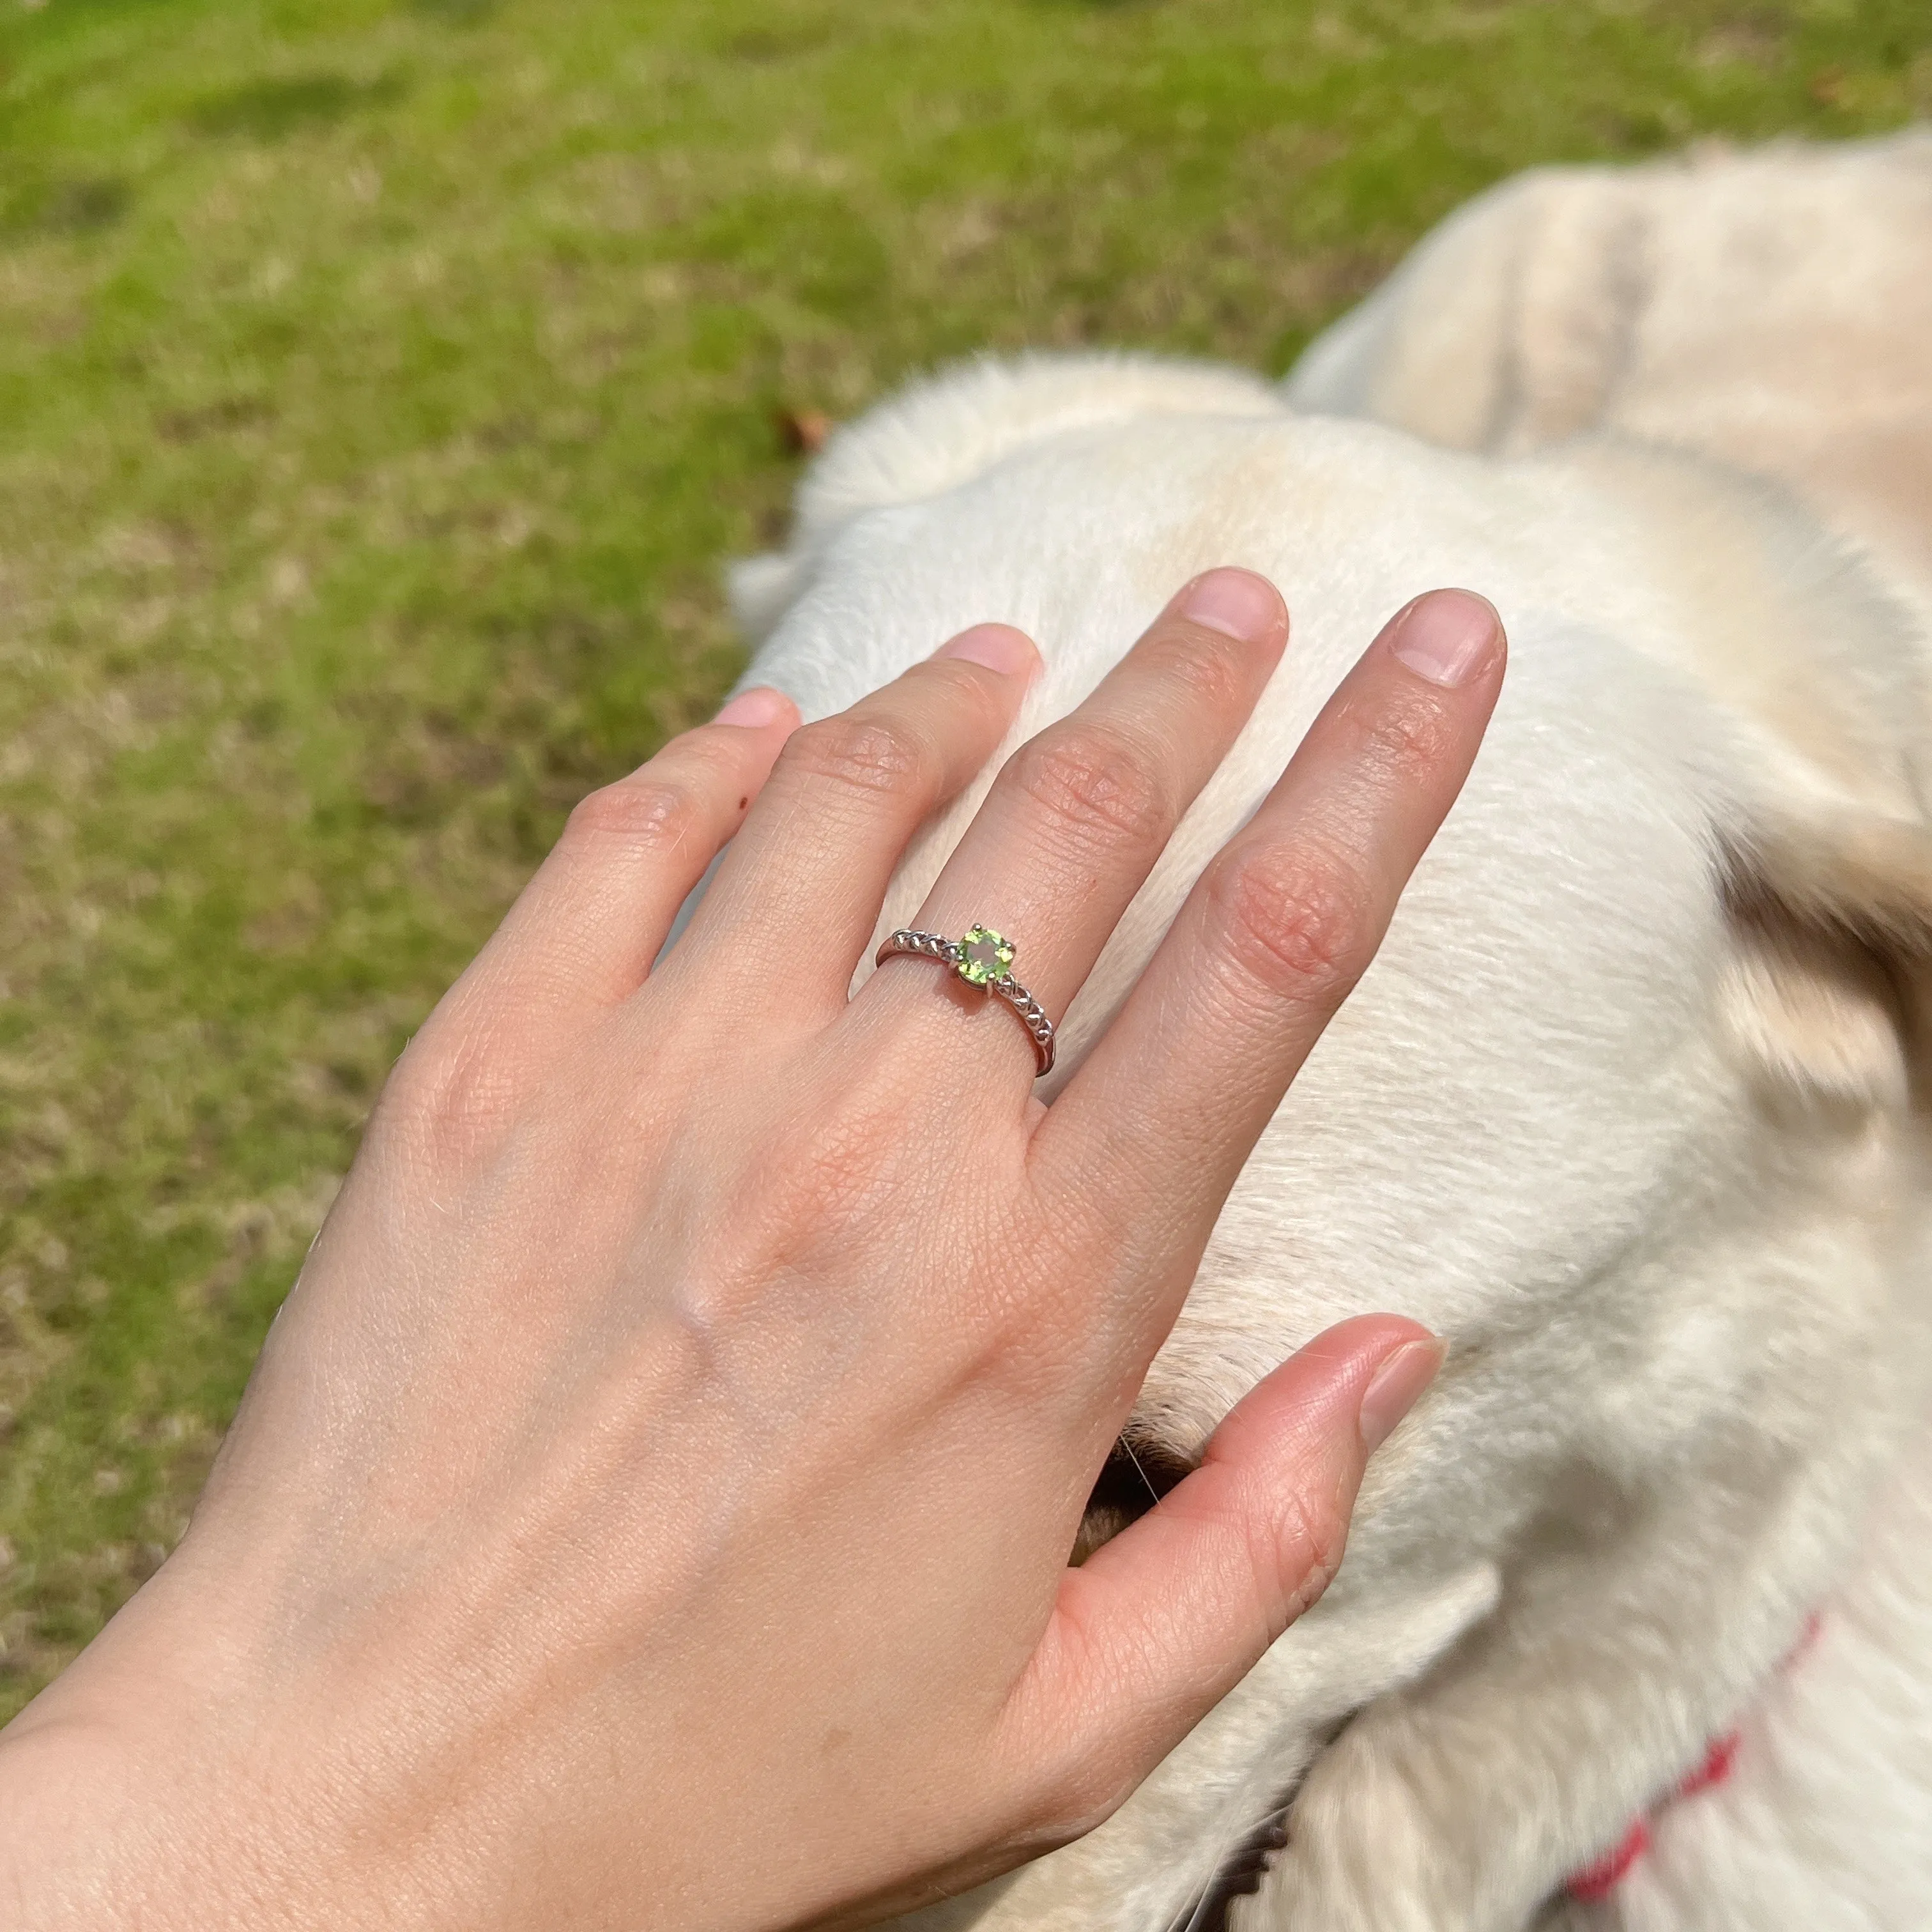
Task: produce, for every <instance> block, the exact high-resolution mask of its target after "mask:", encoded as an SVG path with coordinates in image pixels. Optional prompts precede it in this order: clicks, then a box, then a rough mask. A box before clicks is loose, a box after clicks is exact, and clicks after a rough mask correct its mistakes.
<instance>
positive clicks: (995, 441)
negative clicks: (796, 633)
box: [727, 354, 1287, 644]
mask: <svg viewBox="0 0 1932 1932" xmlns="http://www.w3.org/2000/svg"><path fill="white" fill-rule="evenodd" d="M1286 407H1287V406H1286V404H1285V403H1284V402H1283V400H1282V398H1281V397H1280V395H1279V394H1278V393H1277V392H1276V390H1275V389H1274V386H1272V385H1271V384H1270V383H1265V382H1264V381H1262V379H1261V378H1260V377H1257V376H1250V375H1247V374H1244V372H1242V371H1240V370H1237V369H1226V368H1215V367H1214V366H1213V365H1209V364H1205V363H1195V362H1178V361H1174V360H1172V359H1168V358H1165V357H1162V356H1127V355H1091V354H1090V355H1079V356H1053V355H1043V354H1035V355H1030V356H1013V357H994V356H984V357H982V358H981V359H980V360H978V361H977V362H969V363H965V364H962V365H961V366H959V368H954V369H950V370H947V371H944V372H943V373H941V374H939V375H938V376H935V377H932V378H931V379H930V380H927V381H926V382H922V383H914V384H913V385H912V386H910V388H908V389H904V390H903V391H901V392H900V393H899V394H898V395H896V396H895V397H893V398H891V399H890V400H889V401H886V402H884V403H882V404H880V405H879V406H878V407H877V408H876V409H873V410H868V411H867V412H866V413H865V415H864V416H861V417H860V418H859V419H858V420H857V421H856V422H853V423H850V424H847V425H845V426H844V428H841V429H838V430H835V431H833V432H832V436H831V437H830V439H829V441H828V442H827V443H826V446H825V449H824V451H823V453H822V454H821V455H820V456H819V457H818V458H817V459H816V460H815V461H814V463H812V465H811V468H810V469H808V470H807V471H806V472H805V480H804V481H803V482H802V484H800V485H799V492H798V499H797V502H796V508H795V514H794V517H793V527H792V534H791V538H790V542H789V543H788V544H787V545H786V547H785V548H784V550H779V551H774V552H771V553H768V554H766V555H765V556H754V557H750V558H747V559H745V560H744V561H743V562H739V563H736V564H733V565H732V566H731V567H730V570H729V571H728V572H727V587H728V589H729V593H730V602H731V612H732V616H733V618H734V619H736V622H737V625H738V627H739V630H740V631H741V632H742V634H744V636H745V639H746V640H747V641H748V642H749V643H754V644H756V643H760V642H762V641H763V639H764V638H765V637H767V636H768V635H769V634H770V633H771V631H772V630H773V629H775V628H776V626H777V625H778V622H779V620H780V619H781V618H782V617H783V616H784V613H786V611H787V610H789V609H790V607H791V606H792V605H793V604H794V603H796V601H797V600H798V598H799V597H800V596H801V595H802V594H803V592H804V591H805V589H806V587H807V586H808V585H809V584H810V583H811V580H812V577H813V575H814V573H815V571H816V570H817V565H818V562H819V559H820V557H821V556H823V553H824V551H825V549H826V546H827V545H828V544H829V543H830V542H831V541H832V539H833V538H835V536H836V535H837V534H838V531H839V530H840V529H841V528H843V527H844V525H845V524H847V523H849V522H850V520H852V519H853V517H856V516H859V515H860V514H862V513H863V512H865V511H868V510H874V509H883V508H888V507H889V506H890V505H893V504H895V503H910V502H916V501H918V500H919V499H921V498H922V497H927V496H938V495H939V494H940V493H941V492H943V491H944V490H951V489H954V488H956V487H958V486H959V485H960V484H962V483H965V482H968V481H971V479H972V478H974V477H976V476H980V475H984V474H985V473H986V472H987V471H989V470H990V469H993V468H994V467H995V466H997V465H998V463H1000V462H1001V461H1002V460H1004V458H1007V457H1008V456H1010V455H1013V453H1014V452H1016V451H1017V450H1019V449H1024V448H1025V447H1026V446H1028V444H1031V443H1037V442H1039V441H1040V440H1042V439H1043V438H1044V437H1049V436H1056V435H1059V434H1064V432H1066V431H1069V430H1078V429H1087V428H1100V427H1101V426H1103V425H1107V424H1110V423H1118V422H1127V421H1130V420H1131V419H1133V418H1136V417H1139V416H1281V415H1283V414H1284V413H1286Z"/></svg>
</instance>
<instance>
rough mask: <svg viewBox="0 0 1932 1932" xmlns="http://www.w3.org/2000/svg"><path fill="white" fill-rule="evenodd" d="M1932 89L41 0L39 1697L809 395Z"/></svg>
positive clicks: (1726, 74)
mask: <svg viewBox="0 0 1932 1932" xmlns="http://www.w3.org/2000/svg"><path fill="white" fill-rule="evenodd" d="M1914 113H1920V114H1923V113H1932V9H1928V8H1927V7H1926V6H1925V5H1924V0H1866V4H1864V5H1858V4H1855V0H1799V3H1798V4H1788V5H1787V4H1776V0H1751V4H1731V3H1730V0H1533V3H1532V4H1511V0H1172V3H1171V4H1161V3H1160V0H1141V4H1133V0H1115V4H1112V5H1108V4H1100V0H1086V4H1082V0H865V4H863V5H860V4H858V0H845V4H843V5H838V4H832V0H655V4H643V5H634V6H631V7H620V6H618V5H613V4H610V0H573V4H572V5H570V6H568V7H562V6H557V5H541V4H538V0H503V4H501V5H491V4H490V0H414V4H406V5H383V4H379V3H378V0H321V4H315V0H311V4H308V5H294V4H293V0H288V4H275V3H274V0H221V4H220V5H215V4H212V0H24V4H23V0H0V1718H5V1716H7V1715H10V1713H11V1712H13V1710H14V1709H17V1708H18V1706H20V1704H21V1703H23V1702H24V1701H25V1700H26V1698H27V1697H28V1696H29V1695H31V1693H32V1692H33V1691H34V1689H36V1688H37V1687H38V1686H39V1685H40V1684H41V1683H42V1682H44V1681H45V1680H46V1678H47V1677H48V1676H49V1675H50V1674H51V1673H52V1672H53V1671H54V1670H56V1669H58V1667H59V1666H60V1665H61V1664H62V1662H63V1661H65V1659H66V1658H68V1657H69V1656H70V1655H72V1653H73V1652H74V1650H75V1649H77V1647H78V1646H80V1644H81V1643H83V1642H84V1641H85V1640H86V1639H87V1638H88V1637H89V1636H90V1635H91V1634H92V1633H93V1631H95V1629H96V1628H98V1626H99V1625H100V1624H101V1621H102V1620H103V1619H104V1618H105V1617H106V1616H108V1615H109V1614H110V1613H111V1612H112V1611H113V1609H114V1608H115V1606H116V1605H117V1604H118V1603H119V1602H120V1601H121V1600H122V1599H123V1598H124V1597H125V1596H126V1595H127V1593H128V1592H130V1590H132V1589H133V1588H134V1586H136V1584H137V1583H139V1581H140V1580H142V1577H145V1576H146V1575H147V1574H148V1573H149V1572H151V1571H152V1570H153V1568H154V1566H155V1565H157V1563H158V1562H160V1560H161V1559H162V1557H163V1556H164V1555H165V1553H166V1551H167V1550H168V1549H169V1547H170V1546H171V1544H172V1542H173V1541H174V1540H175V1538H177V1537H178V1535H180V1534H181V1530H182V1528H183V1526H184V1523H185V1520H186V1517H187V1511H188V1509H189V1508H190V1505H191V1503H192V1502H193V1497H194V1494H195V1491H196V1487H197V1486H198V1484H199V1481H200V1480H201V1478H202V1475H203V1474H204V1472H205V1469H206V1468H207V1465H208V1459H209V1457H210V1456H211V1454H212V1452H213V1450H214V1445H215V1444H216V1442H217V1441H218V1439H219V1437H220V1432H221V1430H222V1428H223V1424H224V1423H225V1421H226V1418H227V1417H228V1415H229V1412H230V1411H231V1409H232V1408H233V1404H234V1403H235V1401H236V1398H237V1397H238V1396H239V1394H240V1392H241V1389H242V1382H243V1380H244V1379H245V1376H246V1375H247V1373H248V1365H249V1362H250V1360H251V1356H252V1355H253V1353H254V1350H255V1348H256V1346H257V1343H258V1342H259V1340H260V1337H261V1334H262V1332H263V1328H264V1327H265V1326H266V1323H267V1322H268V1320H269V1316H271V1314H272V1313H273V1311H274V1309H275V1305H276V1303H277V1301H278V1299H279V1298H280V1297H281V1295H283V1293H284V1292H285V1291H286V1289H287V1286H288V1284H289V1283H290V1280H291V1278H292V1277H293V1273H294V1271H295V1269H296V1266H297V1265H298V1263H299V1261H300V1259H301V1257H302V1252H303V1249H304V1247H305V1245H306V1244H307V1242H308V1239H309V1237H310V1236H311V1234H312V1233H313V1232H314V1229H315V1226H316V1225H317V1221H318V1220H319V1218H320V1215H321V1214H322V1213H323V1210H324V1208H326V1205H327V1204H328V1202H329V1197H330V1194H331V1193H332V1190H333V1188H334V1187H335V1184H336V1181H337V1179H338V1177H339V1176H340V1175H341V1173H342V1172H343V1170H344V1167H345V1166H346V1165H347V1162H348V1160H349V1159H350V1154H352V1152H353V1150H354V1147H355V1144H356V1133H357V1130H358V1127H359V1123H360V1121H361V1120H362V1116H363V1114H364V1112H365V1109H367V1107H368V1105H369V1103H370V1100H371V1097H372V1096H373V1095H374V1093H375V1091H376V1090H377V1086H378V1084H379V1083H380V1081H381V1079H382V1078H383V1073H384V1071H385V1070H386V1067H388V1066H389V1064H390V1062H391V1061H392V1059H393V1058H394V1057H395V1054H396V1053H397V1052H398V1049H400V1048H401V1046H402V1044H403V1043H404V1041H405V1040H407V1038H408V1037H409V1034H410V1031H411V1029H412V1028H413V1027H414V1026H415V1025H416V1023H417V1022H418V1021H419V1019H420V1018H421V1017H422V1014H423V1013H425V1010H427V1008H428V1006H429V1005H430V1004H431V1002H432V1001H433V1000H434V998H435V997H436V995H437V993H438V992H440V990H441V989H442V988H443V986H444V985H445V983H446V982H447V981H448V980H449V979H450V978H451V977H452V975H454V974H455V973H456V971H458V969H459V968H460V966H461V965H463V962H464V961H465V959H466V958H467V957H468V956H469V953H470V952H471V951H472V950H473V949H474V947H475V946H476V944H478V941H480V940H481V938H482V937H483V935H484V933H485V932H487V930H488V929H489V928H490V925H491V924H492V922H493V921H494V920H495V919H496V917H497V916H498V914H499V913H500V911H501V910H502V907H503V906H504V904H505V902H506V901H508V898H510V896H511V894H512V893H513V892H514V891H515V890H516V889H517V885H518V883H520V880H522V879H523V877H524V875H525V874H526V872H527V871H528V870H529V868H530V866H531V865H532V863H533V862H535V859H536V858H537V857H538V855H539V854H540V853H541V852H542V850H544V847H545V845H546V844H547V841H548V840H549V839H550V838H551V837H552V835H553V834H554V833H555V832H556V829H557V827H558V826H559V823H560V822H561V820H562V816H563V814H564V813H565V811H566V810H567V809H568V806H569V805H570V804H571V802H572V801H573V799H575V798H576V797H577V796H578V794H579V793H581V792H583V790H586V789H587V788H588V787H590V786H592V785H593V784H597V783H598V782H600V781H602V780H604V779H605V778H609V777H610V776H611V775H613V774H615V773H616V772H619V771H621V770H622V769H625V767H627V766H629V765H631V764H632V763H635V762H636V761H637V760H639V759H640V758H642V757H644V756H646V754H649V752H650V751H652V749H653V748H654V747H655V745H657V744H658V742H659V741H660V740H661V739H662V737H663V736H664V735H665V734H666V733H667V732H669V731H670V730H674V729H676V728H677V727H679V726H680V725H682V724H684V723H685V722H686V721H689V720H692V719H694V718H698V717H700V716H702V715H704V713H705V712H706V709H707V708H708V707H709V706H711V705H712V703H714V702H715V699H716V697H717V696H718V693H719V692H720V691H721V689H722V688H723V686H724V684H725V683H726V682H727V679H729V678H730V676H731V675H732V673H733V670H734V669H735V667H736V663H737V661H738V660H737V658H736V647H735V646H734V644H733V640H732V638H731V637H730V633H729V630H728V628H727V625H726V623H725V621H724V616H723V614H722V610H721V599H720V597H719V594H718V565H719V563H720V562H721V559H724V557H726V556H729V555H730V554H732V553H735V552H740V551H742V550H746V549H748V548H750V547H754V546H756V545H757V544H760V543H763V542H764V541H768V540H769V538H771V537H772V535H774V534H775V532H776V531H777V530H778V529H779V528H780V527H781V521H782V518H783V516H784V508H785V503H786V499H787V492H788V490H789V489H790V484H791V482H792V480H793V474H794V471H795V468H796V462H797V460H798V459H797V458H796V456H795V455H792V454H790V453H789V452H787V449H786V448H785V446H784V438H783V437H782V435H781V433H780V430H779V428H778V423H779V420H780V418H781V413H782V412H783V411H784V410H787V409H790V410H823V411H825V412H826V413H829V414H830V415H832V416H846V415H849V414H850V413H852V412H853V411H854V410H858V409H859V408H861V407H863V406H864V405H865V404H866V403H867V402H868V401H870V400H871V399H872V398H874V397H876V396H877V395H879V394H880V392H882V391H883V390H885V389H888V388H889V387H890V386H892V384H894V383H896V382H897V381H898V380H899V379H900V378H901V377H902V376H904V374H907V372H908V371H913V370H916V369H918V368H922V367H923V366H925V365H929V364H930V363H932V362H935V361H937V360H939V359H944V358H946V357H949V356H956V355H958V354H959V353H962V352H964V351H967V350H971V349H974V348H976V347H980V346H981V345H983V344H998V345H1004V346H1013V345H1019V344H1086V343H1124V344H1145V345H1149V346H1155V347H1162V348H1166V349H1171V350H1184V351H1187V352H1191V353H1208V354H1214V355H1217V356H1227V357H1232V358H1234V359H1237V360H1239V361H1241V362H1247V363H1250V364H1254V365H1259V366H1261V367H1263V368H1267V369H1268V370H1271V371H1279V370H1280V369H1282V368H1285V367H1286V365H1287V363H1288V362H1289V360H1290V359H1292V356H1294V354H1295V351H1296V350H1297V349H1298V347H1300V346H1301V344H1302V343H1303V342H1304V341H1306V340H1307V338H1308V336H1309V335H1310V334H1311V333H1312V332H1313V330H1314V329H1316V328H1317V327H1318V326H1320V325H1321V324H1322V323H1324V322H1325V321H1326V320H1328V319H1329V318H1330V317H1331V316H1333V315H1334V314H1336V313H1337V311H1339V310H1340V309H1341V308H1343V307H1344V306H1345V305H1347V304H1348V303H1349V302H1350V301H1351V300H1352V299H1354V298H1355V296H1358V294H1360V293H1361V292H1362V291H1363V290H1365V289H1366V288H1367V287H1369V286H1370V284H1372V283H1373V281H1375V280H1376V278H1377V277H1378V276H1379V275H1380V274H1381V272H1382V271H1383V270H1384V269H1385V268H1386V267H1387V266H1388V265H1389V264H1390V263H1392V262H1393V261H1394V260H1395V258H1396V257H1397V255H1398V254H1400V251H1402V249H1403V248H1404V247H1405V246H1406V245H1407V244H1408V243H1409V242H1410V241H1411V240H1412V239H1413V238H1414V237H1415V236H1416V235H1417V234H1418V233H1420V232H1421V230H1422V229H1424V227H1426V226H1427V225H1428V224H1429V223H1430V222H1432V221H1433V220H1435V219H1436V217H1437V216H1439V215H1440V214H1442V213H1443V212H1444V211H1445V210H1446V209H1448V208H1450V207H1451V206H1452V205H1454V203H1456V202H1458V201H1460V200H1461V199H1463V198H1464V197H1465V196H1467V195H1469V193H1472V191H1474V190H1476V189H1478V188H1480V187H1483V186H1484V184H1487V183H1488V182H1490V181H1493V180H1494V179H1496V178H1497V177H1498V176H1499V175H1503V174H1505V173H1507V172H1510V171H1511V170H1512V169H1516V168H1518V167H1520V166H1523V165H1525V164H1526V163H1530V162H1534V161H1539V160H1550V159H1553V158H1583V157H1627V156H1632V155H1636V154H1644V153H1649V152H1651V151H1655V150H1658V149H1660V148H1665V147H1669V146H1673V145H1676V144H1678V143H1680V142H1685V141H1688V140H1691V139H1696V138H1699V137H1702V136H1714V135H1715V136H1738V137H1745V138H1755V137H1757V136H1764V135H1768V134H1771V133H1777V132H1779V131H1783V130H1795V131H1798V132H1802V133H1807V134H1811V135H1817V136H1850V135H1855V134H1858V133H1867V132H1870V131H1874V130H1879V129H1883V128H1888V127H1893V126H1895V125H1897V124H1900V123H1901V122H1903V121H1905V120H1906V119H1908V118H1910V117H1911V116H1912V115H1913V114H1914Z"/></svg>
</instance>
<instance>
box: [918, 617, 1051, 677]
mask: <svg viewBox="0 0 1932 1932" xmlns="http://www.w3.org/2000/svg"><path fill="white" fill-rule="evenodd" d="M933 655H934V656H935V657H936V658H962V659H963V660H964V661H965V662H966V663H968V664H984V665H985V666H986V668H987V669H988V670H996V671H998V672H1000V673H1002V674H1003V675H1004V676H1007V677H1018V676H1019V675H1020V674H1021V673H1022V672H1023V671H1027V672H1030V671H1032V670H1036V669H1037V668H1038V667H1039V664H1040V653H1039V652H1037V650H1035V649H1034V646H1033V640H1032V639H1031V637H1028V635H1027V634H1026V633H1025V631H1016V630H1015V629H1014V628H1013V626H1012V625H1010V624H975V625H974V626H973V628H971V630H970V631H961V632H960V633H959V636H958V637H951V638H949V639H948V640H947V641H946V642H945V643H943V644H941V646H940V647H939V648H938V650H936V651H935V652H933Z"/></svg>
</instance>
